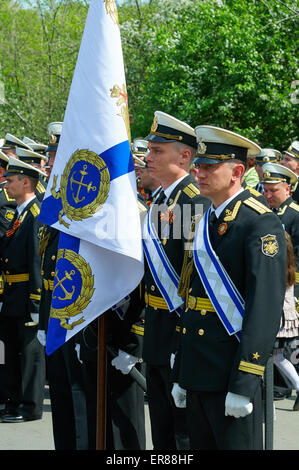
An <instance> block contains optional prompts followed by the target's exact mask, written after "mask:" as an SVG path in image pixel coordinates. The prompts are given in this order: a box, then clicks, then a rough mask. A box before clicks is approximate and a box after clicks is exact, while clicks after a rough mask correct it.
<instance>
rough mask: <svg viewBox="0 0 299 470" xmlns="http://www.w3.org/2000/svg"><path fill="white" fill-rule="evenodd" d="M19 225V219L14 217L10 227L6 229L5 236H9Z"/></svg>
mask: <svg viewBox="0 0 299 470" xmlns="http://www.w3.org/2000/svg"><path fill="white" fill-rule="evenodd" d="M20 225H21V222H20V221H19V219H16V220H15V221H14V223H13V226H12V228H11V229H9V230H7V231H6V236H7V237H11V236H12V235H13V234H14V233H15V231H16V230H17V229H18V228H19V227H20Z"/></svg>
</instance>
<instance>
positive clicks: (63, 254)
mask: <svg viewBox="0 0 299 470" xmlns="http://www.w3.org/2000/svg"><path fill="white" fill-rule="evenodd" d="M62 259H66V260H67V261H69V262H70V263H71V264H72V265H73V266H74V268H76V269H77V271H78V272H79V273H80V276H81V281H82V285H81V290H80V293H79V295H78V296H77V298H76V300H74V301H73V302H72V303H70V304H66V305H65V304H63V305H62V307H61V308H54V307H52V308H51V312H50V316H51V317H52V318H58V319H59V320H60V326H61V327H62V328H65V329H67V330H71V329H73V328H74V326H76V325H79V324H80V323H82V322H84V321H85V319H84V316H83V315H82V316H81V317H80V318H79V319H77V320H75V321H73V323H69V320H70V318H72V317H75V316H77V315H79V314H81V313H82V312H83V311H84V309H85V308H86V307H87V306H88V304H89V303H90V301H91V298H92V296H93V293H94V291H95V288H94V287H93V286H94V276H93V274H92V271H91V268H90V266H89V264H88V263H87V262H86V261H85V259H84V258H83V257H82V256H81V255H79V254H78V253H76V252H75V251H72V250H68V249H59V250H58V254H57V265H56V267H57V266H58V262H59V260H62ZM75 274H76V271H75V269H72V270H71V271H70V272H68V271H66V270H65V271H64V277H62V278H61V279H59V277H58V269H56V272H55V280H56V281H57V282H55V281H54V287H53V294H54V292H55V289H56V288H57V287H58V286H59V287H60V288H61V289H62V291H63V292H64V294H65V296H64V297H58V296H56V295H55V296H54V295H53V297H52V298H53V299H54V300H56V299H58V300H60V302H62V303H63V301H69V300H72V299H73V297H74V294H75V290H76V286H75V285H73V286H72V290H71V291H68V290H67V289H66V288H65V287H64V285H63V282H64V281H65V280H66V279H67V280H73V278H72V276H74V275H75Z"/></svg>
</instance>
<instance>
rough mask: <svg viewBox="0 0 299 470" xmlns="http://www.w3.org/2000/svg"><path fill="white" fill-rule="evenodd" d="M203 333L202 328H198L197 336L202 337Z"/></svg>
mask: <svg viewBox="0 0 299 470" xmlns="http://www.w3.org/2000/svg"><path fill="white" fill-rule="evenodd" d="M204 332H205V331H204V330H203V329H202V328H200V330H198V334H199V335H200V336H202V335H203V334H204Z"/></svg>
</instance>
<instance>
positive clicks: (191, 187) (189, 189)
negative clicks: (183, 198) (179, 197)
mask: <svg viewBox="0 0 299 470" xmlns="http://www.w3.org/2000/svg"><path fill="white" fill-rule="evenodd" d="M183 192H184V193H185V194H187V196H189V197H190V198H191V199H192V198H193V197H195V196H197V195H198V194H200V192H199V189H198V188H197V187H196V186H195V184H193V183H190V184H188V186H186V187H185V188H184V189H183Z"/></svg>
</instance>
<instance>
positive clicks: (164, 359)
mask: <svg viewBox="0 0 299 470" xmlns="http://www.w3.org/2000/svg"><path fill="white" fill-rule="evenodd" d="M158 199H159V197H158ZM158 199H157V200H156V201H158ZM174 203H175V206H173V205H174ZM210 204H211V201H210V200H209V199H208V198H206V197H203V196H201V195H200V194H199V189H198V186H197V185H196V184H195V183H194V180H193V179H192V177H191V176H189V175H187V176H186V177H185V178H184V179H183V180H182V181H180V182H179V183H178V185H177V186H176V187H175V189H174V190H173V192H172V194H171V195H170V197H169V199H168V201H167V206H168V209H170V208H172V210H171V212H170V213H167V210H165V212H163V214H164V215H162V218H163V219H166V221H165V223H164V225H165V226H163V222H162V227H161V228H158V235H159V238H160V239H161V240H162V246H163V248H164V251H165V253H166V256H167V257H168V259H169V261H170V263H171V265H172V266H173V268H174V269H175V271H176V273H177V274H178V276H179V275H180V273H181V269H182V263H183V258H184V245H185V242H186V240H187V239H188V236H189V233H190V228H191V218H192V216H194V214H195V213H198V212H204V211H205V210H206V209H207V208H208V207H209V206H210ZM155 205H156V204H154V206H155ZM165 214H166V215H165ZM154 216H155V214H154V213H153V218H154ZM184 218H185V219H184ZM156 219H158V217H156ZM167 219H169V224H168V222H167ZM172 219H173V220H172ZM167 226H168V228H169V233H168V234H167ZM166 235H167V236H166ZM144 286H145V298H146V303H147V305H146V308H145V329H144V347H143V359H144V361H145V362H147V363H149V364H153V365H166V364H169V358H170V354H171V352H173V348H174V343H175V341H176V336H177V335H176V329H177V328H178V327H179V323H180V318H179V316H178V314H177V313H176V312H175V311H174V312H170V311H169V310H168V309H167V308H165V309H164V308H163V309H161V308H159V302H161V300H162V302H163V300H164V299H163V297H162V295H161V293H160V291H159V289H158V287H157V286H156V284H155V281H154V279H153V276H152V274H151V271H150V269H149V267H148V265H147V263H146V266H145V275H144Z"/></svg>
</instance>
